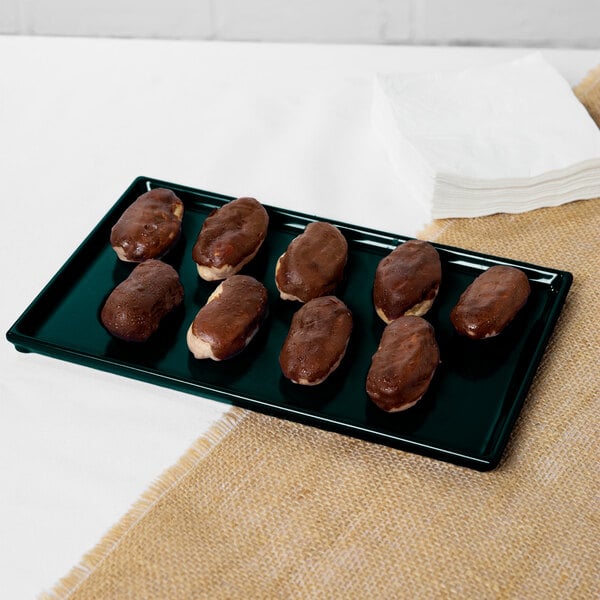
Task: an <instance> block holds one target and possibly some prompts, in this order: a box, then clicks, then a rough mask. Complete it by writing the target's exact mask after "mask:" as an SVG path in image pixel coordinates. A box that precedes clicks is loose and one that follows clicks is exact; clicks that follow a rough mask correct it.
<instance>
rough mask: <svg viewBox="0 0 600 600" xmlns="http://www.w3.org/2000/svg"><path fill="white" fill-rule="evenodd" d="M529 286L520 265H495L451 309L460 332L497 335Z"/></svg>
mask: <svg viewBox="0 0 600 600" xmlns="http://www.w3.org/2000/svg"><path fill="white" fill-rule="evenodd" d="M530 292H531V286H530V285H529V280H528V279H527V275H525V273H523V271H521V270H520V269H517V268H515V267H509V266H506V265H496V266H493V267H490V268H489V269H488V270H487V271H484V272H483V273H482V274H481V275H479V277H477V278H476V279H475V281H473V283H471V285H470V286H469V287H468V288H467V289H466V290H465V291H464V292H463V293H462V295H461V296H460V298H459V300H458V303H457V304H456V306H455V307H454V308H453V309H452V312H451V313H450V320H451V321H452V324H453V325H454V328H455V329H456V331H458V333H460V334H461V335H466V336H469V337H471V338H474V339H482V338H487V337H493V336H495V335H498V334H499V333H500V332H501V331H502V330H503V329H504V328H505V327H506V326H507V325H508V324H509V323H510V322H511V321H512V320H513V319H514V318H515V316H516V315H517V313H518V312H519V311H520V310H521V308H523V306H524V305H525V303H526V302H527V298H528V297H529V294H530Z"/></svg>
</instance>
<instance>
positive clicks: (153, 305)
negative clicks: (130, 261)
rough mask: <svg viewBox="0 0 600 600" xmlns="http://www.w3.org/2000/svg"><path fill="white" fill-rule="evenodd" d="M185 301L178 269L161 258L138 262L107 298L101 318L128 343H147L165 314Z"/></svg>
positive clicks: (112, 332) (105, 324) (104, 323)
mask: <svg viewBox="0 0 600 600" xmlns="http://www.w3.org/2000/svg"><path fill="white" fill-rule="evenodd" d="M182 301H183V286H182V285H181V282H180V281H179V275H178V274H177V271H175V269H174V268H173V267H171V266H170V265H167V264H166V263H163V262H161V261H160V260H155V259H150V260H147V261H144V262H143V263H141V264H139V265H137V267H136V268H135V269H134V270H133V271H132V272H131V274H130V275H129V277H128V278H127V279H126V280H125V281H123V282H122V283H120V284H119V285H118V286H117V287H116V288H115V289H114V290H113V291H112V292H111V294H110V296H109V297H108V298H107V300H106V302H105V303H104V306H103V307H102V311H101V313H100V319H101V321H102V324H103V325H104V327H106V329H108V331H109V332H110V333H111V334H112V335H114V336H115V337H118V338H120V339H122V340H125V341H128V342H145V341H146V340H147V339H148V338H149V337H150V336H151V335H152V334H153V333H154V332H155V331H156V330H157V329H158V327H159V325H160V322H161V320H162V318H163V317H164V316H166V315H167V314H168V313H169V312H171V311H172V310H173V309H174V308H175V307H176V306H179V304H181V302H182Z"/></svg>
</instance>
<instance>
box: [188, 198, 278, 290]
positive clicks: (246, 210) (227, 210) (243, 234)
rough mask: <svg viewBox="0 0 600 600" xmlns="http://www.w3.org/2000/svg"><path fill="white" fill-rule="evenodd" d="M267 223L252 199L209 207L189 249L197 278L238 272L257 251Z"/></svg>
mask: <svg viewBox="0 0 600 600" xmlns="http://www.w3.org/2000/svg"><path fill="white" fill-rule="evenodd" d="M268 226H269V215H268V214H267V211H266V210H265V207H264V206H263V205H262V204H261V203H260V202H259V201H258V200H256V199H255V198H238V199H237V200H232V201H231V202H229V203H227V204H225V205H223V206H222V207H221V208H219V209H215V210H213V211H212V212H211V213H210V214H209V215H208V217H206V220H205V221H204V223H203V225H202V229H201V230H200V233H199V234H198V238H197V239H196V243H195V244H194V248H193V250H192V258H193V259H194V262H195V263H196V265H197V268H198V274H199V275H200V277H202V279H205V280H207V281H218V280H221V279H225V278H226V277H229V276H231V275H234V274H236V273H238V272H239V271H240V270H241V269H242V268H243V267H244V266H245V265H246V264H248V263H249V262H250V261H251V260H252V259H253V258H254V257H255V256H256V254H257V253H258V250H259V249H260V247H261V245H262V243H263V242H264V240H265V238H266V236H267V229H268Z"/></svg>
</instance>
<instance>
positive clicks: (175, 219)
mask: <svg viewBox="0 0 600 600" xmlns="http://www.w3.org/2000/svg"><path fill="white" fill-rule="evenodd" d="M182 218H183V202H182V201H181V200H180V199H179V198H178V197H177V196H176V195H175V194H174V193H173V192H172V191H171V190H166V189H163V188H156V189H154V190H151V191H149V192H146V193H145V194H142V195H141V196H140V197H139V198H138V199H137V200H136V201H135V202H134V203H133V204H131V206H129V207H128V208H127V209H126V210H125V212H124V213H123V214H122V215H121V218H120V219H119V220H118V221H117V222H116V224H115V225H114V227H113V228H112V230H111V232H110V243H111V246H112V247H113V248H115V251H116V249H117V248H118V249H120V251H121V253H122V254H123V256H122V257H121V258H122V260H127V261H130V262H141V261H143V260H147V259H149V258H159V257H161V256H163V255H164V254H165V253H166V252H167V251H168V250H169V249H170V248H171V246H172V245H173V244H174V243H175V242H176V241H177V239H178V238H179V235H180V233H181V220H182Z"/></svg>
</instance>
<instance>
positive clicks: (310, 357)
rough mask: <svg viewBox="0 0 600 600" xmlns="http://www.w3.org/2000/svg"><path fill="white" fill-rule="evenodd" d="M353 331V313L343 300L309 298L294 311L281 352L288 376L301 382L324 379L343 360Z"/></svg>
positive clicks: (280, 360)
mask: <svg viewBox="0 0 600 600" xmlns="http://www.w3.org/2000/svg"><path fill="white" fill-rule="evenodd" d="M351 332H352V313H351V312H350V311H349V310H348V307H347V306H346V305H345V304H344V303H343V302H342V301H341V300H339V299H338V298H336V297H335V296H321V297H320V298H314V299H313V300H309V301H308V302H307V303H306V304H304V305H303V306H302V307H301V308H300V309H299V310H298V311H297V312H296V313H295V314H294V316H293V318H292V323H291V326H290V329H289V332H288V334H287V337H286V338H285V341H284V343H283V347H282V349H281V353H280V354H279V364H280V366H281V370H282V372H283V374H284V376H285V377H287V378H288V379H290V380H291V381H293V382H294V383H298V384H301V385H317V384H319V383H322V382H323V381H325V379H327V377H329V375H330V374H331V373H332V372H333V371H335V369H337V368H338V366H339V365H340V363H341V362H342V358H343V357H344V354H345V352H346V347H347V346H348V340H349V339H350V334H351Z"/></svg>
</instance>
